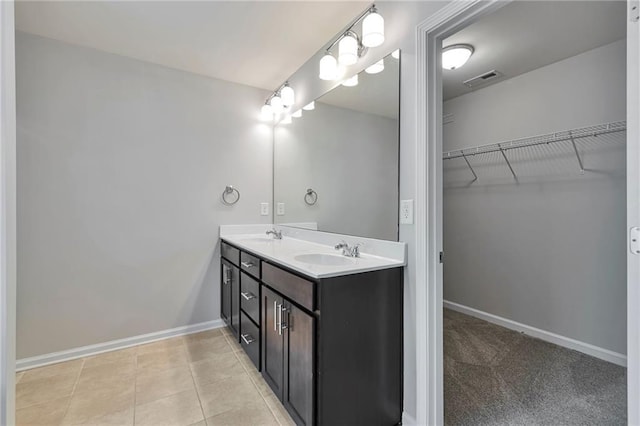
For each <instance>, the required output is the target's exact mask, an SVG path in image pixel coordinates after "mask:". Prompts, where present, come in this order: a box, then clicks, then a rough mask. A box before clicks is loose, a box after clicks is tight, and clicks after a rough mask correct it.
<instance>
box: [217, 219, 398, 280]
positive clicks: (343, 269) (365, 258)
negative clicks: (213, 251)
mask: <svg viewBox="0 0 640 426" xmlns="http://www.w3.org/2000/svg"><path fill="white" fill-rule="evenodd" d="M276 227H278V226H276ZM278 228H279V227H278ZM282 230H283V237H282V239H281V240H276V239H271V240H266V239H265V238H266V235H265V234H264V232H261V233H256V231H257V230H256V229H251V231H253V233H247V234H239V233H233V232H231V233H225V232H222V231H221V233H220V238H221V239H223V240H224V241H226V242H229V243H231V244H233V245H234V246H237V247H239V248H241V249H245V250H247V251H250V252H252V253H254V254H256V255H258V256H260V257H262V258H264V259H266V260H270V261H272V262H274V263H278V264H280V265H282V266H285V267H287V268H290V269H292V270H294V271H297V272H300V273H301V274H304V275H307V276H309V277H312V278H327V277H336V276H340V275H349V274H356V273H361V272H369V271H376V270H380V269H388V268H397V267H401V266H404V265H405V263H406V261H405V255H404V243H396V242H392V244H399V245H401V248H402V258H401V259H400V258H398V256H396V257H395V258H393V257H382V256H379V255H373V254H368V253H366V252H361V253H360V257H346V256H343V257H344V258H345V259H347V260H348V263H347V264H344V265H317V264H312V263H306V262H301V261H299V260H296V256H299V255H304V254H314V253H317V254H328V255H334V256H335V255H337V256H341V251H339V250H335V249H334V248H333V246H331V245H327V244H321V243H318V242H313V241H308V240H304V239H300V238H299V237H300V234H299V232H291V233H293V234H294V235H296V237H298V238H293V237H291V236H288V235H287V232H286V230H285V228H284V227H283V228H282ZM310 232H316V233H317V232H318V231H310ZM331 238H332V239H335V243H338V242H339V241H340V240H341V239H345V238H343V236H341V235H337V234H331ZM348 238H349V239H351V240H353V239H354V237H348ZM316 239H317V238H316ZM357 240H358V239H357V238H356V239H355V240H354V241H356V242H358V241H357ZM361 240H366V241H367V242H368V244H367V243H365V244H364V245H363V247H362V248H363V249H364V250H366V246H367V245H373V244H372V243H370V242H371V241H374V240H370V239H361ZM348 242H349V241H348ZM349 243H350V244H352V242H349ZM382 244H389V242H386V241H385V242H382Z"/></svg>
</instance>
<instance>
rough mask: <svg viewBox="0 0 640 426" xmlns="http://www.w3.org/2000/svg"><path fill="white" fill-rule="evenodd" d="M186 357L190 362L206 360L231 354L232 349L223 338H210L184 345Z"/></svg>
mask: <svg viewBox="0 0 640 426" xmlns="http://www.w3.org/2000/svg"><path fill="white" fill-rule="evenodd" d="M186 350H187V355H188V357H189V360H190V361H191V362H195V361H201V360H203V359H207V358H208V357H210V356H211V355H215V354H223V353H228V352H232V351H233V350H232V347H231V346H230V345H229V343H228V342H227V339H226V338H225V337H224V336H217V337H212V338H209V339H206V340H202V341H199V342H189V343H187V345H186Z"/></svg>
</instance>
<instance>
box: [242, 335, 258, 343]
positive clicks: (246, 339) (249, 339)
mask: <svg viewBox="0 0 640 426" xmlns="http://www.w3.org/2000/svg"><path fill="white" fill-rule="evenodd" d="M240 337H242V340H244V342H245V343H246V344H247V345H250V344H252V343H253V342H255V341H256V339H254V338H253V337H251V335H250V334H241V335H240Z"/></svg>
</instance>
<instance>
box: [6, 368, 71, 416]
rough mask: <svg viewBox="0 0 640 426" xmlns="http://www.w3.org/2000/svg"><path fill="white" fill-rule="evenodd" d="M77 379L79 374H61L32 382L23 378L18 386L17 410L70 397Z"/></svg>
mask: <svg viewBox="0 0 640 426" xmlns="http://www.w3.org/2000/svg"><path fill="white" fill-rule="evenodd" d="M77 379H78V373H66V374H59V375H56V376H52V377H44V378H41V379H37V380H31V381H25V380H24V377H23V378H22V380H20V383H18V384H17V385H16V408H17V409H20V408H25V407H29V406H31V405H36V404H43V403H45V402H48V401H52V400H54V399H58V398H62V397H65V396H69V395H71V392H72V391H73V387H74V385H75V383H76V380H77Z"/></svg>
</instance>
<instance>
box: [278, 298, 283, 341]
mask: <svg viewBox="0 0 640 426" xmlns="http://www.w3.org/2000/svg"><path fill="white" fill-rule="evenodd" d="M278 334H279V335H281V336H282V305H281V304H278Z"/></svg>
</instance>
